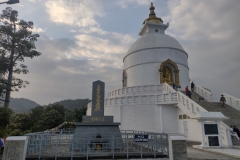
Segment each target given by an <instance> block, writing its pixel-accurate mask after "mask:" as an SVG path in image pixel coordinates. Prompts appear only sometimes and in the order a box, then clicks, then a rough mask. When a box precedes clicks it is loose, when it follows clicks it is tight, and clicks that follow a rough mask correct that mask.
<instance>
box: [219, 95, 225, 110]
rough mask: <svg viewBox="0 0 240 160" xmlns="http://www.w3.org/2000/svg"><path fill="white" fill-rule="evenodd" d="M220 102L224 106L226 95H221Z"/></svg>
mask: <svg viewBox="0 0 240 160" xmlns="http://www.w3.org/2000/svg"><path fill="white" fill-rule="evenodd" d="M220 102H221V103H222V107H224V104H225V102H226V99H225V97H224V96H223V95H221V98H220Z"/></svg>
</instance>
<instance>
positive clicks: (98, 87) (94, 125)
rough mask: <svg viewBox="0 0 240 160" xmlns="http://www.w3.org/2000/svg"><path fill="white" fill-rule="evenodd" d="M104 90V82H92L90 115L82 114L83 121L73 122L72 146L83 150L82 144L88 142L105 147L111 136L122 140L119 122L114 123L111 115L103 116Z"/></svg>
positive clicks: (97, 146) (90, 144) (100, 147)
mask: <svg viewBox="0 0 240 160" xmlns="http://www.w3.org/2000/svg"><path fill="white" fill-rule="evenodd" d="M104 90H105V84H104V82H102V81H99V80H98V81H95V82H93V86H92V112H91V116H83V122H77V123H75V125H76V130H75V133H74V135H73V143H75V144H76V145H75V146H76V147H74V148H81V149H83V150H85V149H86V147H85V146H84V145H86V144H88V145H89V146H94V147H96V148H95V149H104V148H106V147H104V146H107V145H104V144H108V145H109V143H110V142H112V138H114V139H118V140H120V141H121V142H122V140H121V133H120V129H119V125H120V123H114V122H113V116H104V94H105V93H104ZM121 142H119V143H121ZM97 143H98V144H99V145H97ZM92 144H93V145H92ZM71 148H72V147H70V149H71Z"/></svg>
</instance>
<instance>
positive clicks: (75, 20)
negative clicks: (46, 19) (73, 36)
mask: <svg viewBox="0 0 240 160" xmlns="http://www.w3.org/2000/svg"><path fill="white" fill-rule="evenodd" d="M93 4H94V5H93ZM45 5H46V10H47V12H48V13H49V16H50V20H51V21H52V22H55V23H60V24H67V25H73V26H74V25H77V26H79V27H88V26H98V22H97V21H96V20H95V18H96V17H101V16H103V15H104V11H103V7H102V3H99V1H93V0H82V1H72V0H69V1H66V0H58V1H51V0H49V1H47V2H45Z"/></svg>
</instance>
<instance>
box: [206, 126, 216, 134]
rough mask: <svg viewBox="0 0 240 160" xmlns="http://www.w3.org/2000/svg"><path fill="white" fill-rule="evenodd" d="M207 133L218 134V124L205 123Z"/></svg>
mask: <svg viewBox="0 0 240 160" xmlns="http://www.w3.org/2000/svg"><path fill="white" fill-rule="evenodd" d="M204 130H205V135H211V134H218V126H217V124H204Z"/></svg>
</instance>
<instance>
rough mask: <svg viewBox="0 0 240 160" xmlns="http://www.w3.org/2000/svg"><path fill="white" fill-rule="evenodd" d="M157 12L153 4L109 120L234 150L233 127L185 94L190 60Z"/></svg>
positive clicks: (108, 107)
mask: <svg viewBox="0 0 240 160" xmlns="http://www.w3.org/2000/svg"><path fill="white" fill-rule="evenodd" d="M154 9H155V8H154V6H153V4H152V3H151V6H150V14H149V17H148V18H147V19H145V20H144V22H143V24H142V25H143V26H142V28H141V30H140V32H139V35H140V37H139V38H138V39H137V40H136V41H135V42H134V43H133V44H132V46H131V47H130V48H129V50H128V52H127V54H126V56H125V57H124V58H123V62H124V69H123V73H122V85H123V86H122V88H120V89H116V90H114V91H112V92H110V93H109V94H108V98H107V99H105V104H104V112H105V113H104V115H105V116H114V122H117V123H121V125H120V129H121V130H136V131H145V132H156V133H163V132H164V133H168V134H180V135H184V136H185V137H186V139H187V140H193V141H201V142H202V146H204V147H206V146H211V145H213V144H214V145H215V144H216V145H219V146H231V144H232V142H231V137H230V136H229V135H230V134H229V127H228V126H227V125H226V124H224V123H223V122H222V120H223V119H227V117H225V116H224V115H223V114H222V113H220V112H208V111H207V110H205V109H204V108H203V107H201V106H200V105H198V104H197V103H196V102H195V101H193V100H192V99H190V98H188V97H187V96H186V95H185V94H184V93H182V92H181V91H182V90H184V89H185V87H186V86H188V85H189V67H188V54H187V53H186V51H185V50H184V49H183V47H182V46H181V45H180V44H179V42H178V41H177V40H176V39H174V38H173V37H171V36H169V35H166V34H165V30H166V29H167V28H168V26H169V25H168V24H164V23H163V21H162V19H161V18H158V17H157V16H156V14H155V13H154ZM174 85H175V86H176V89H173V86H174ZM196 92H197V93H200V92H201V95H204V98H205V99H206V100H207V101H211V96H212V94H211V93H210V92H208V91H206V90H204V89H203V88H201V87H198V88H196ZM205 95H206V96H205ZM90 114H91V103H90V104H89V105H88V110H87V115H90ZM204 128H205V130H204ZM209 128H210V130H209ZM210 132H211V133H210ZM209 133H210V134H209ZM212 133H214V134H212ZM212 139H213V141H214V142H212Z"/></svg>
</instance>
